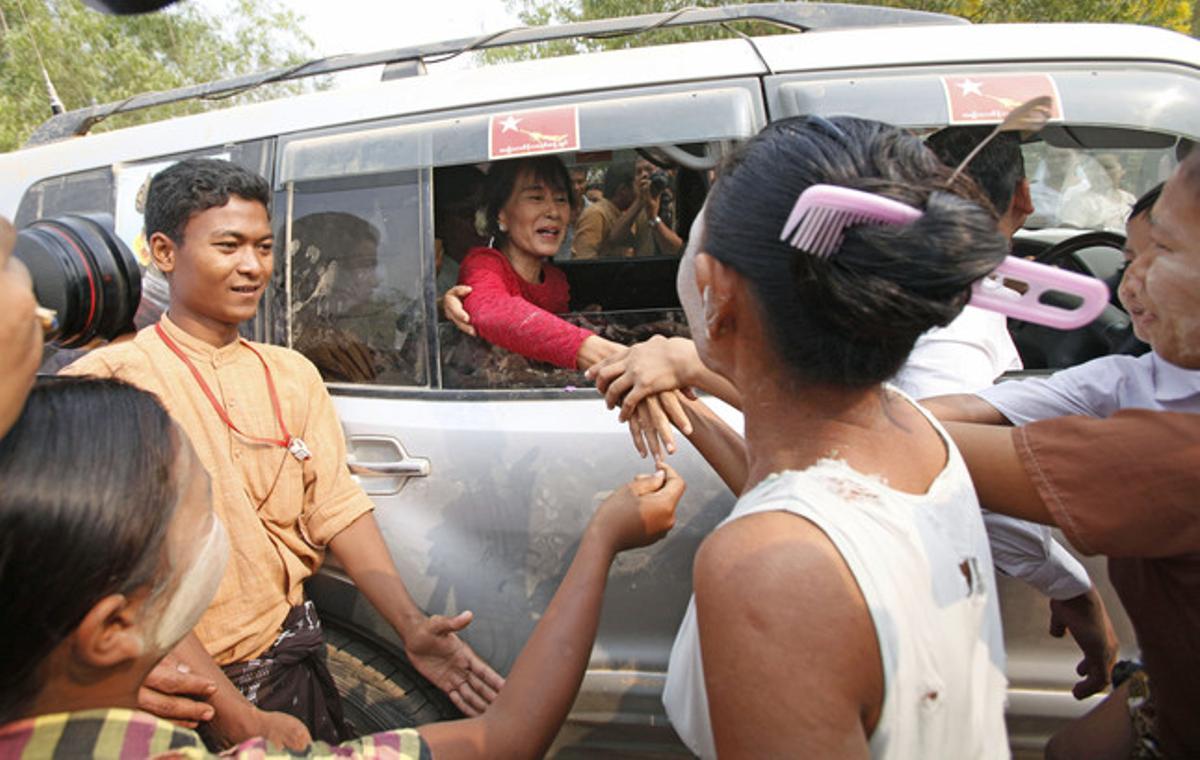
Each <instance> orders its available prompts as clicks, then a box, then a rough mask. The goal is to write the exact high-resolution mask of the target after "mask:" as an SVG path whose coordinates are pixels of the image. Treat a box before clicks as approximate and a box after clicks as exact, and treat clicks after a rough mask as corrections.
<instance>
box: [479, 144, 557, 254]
mask: <svg viewBox="0 0 1200 760" xmlns="http://www.w3.org/2000/svg"><path fill="white" fill-rule="evenodd" d="M522 171H529V172H532V173H533V178H534V179H535V180H537V181H538V182H541V183H543V184H544V185H546V187H548V188H550V189H551V190H554V191H557V192H560V193H566V195H567V202H568V203H570V204H571V208H572V209H575V208H578V207H579V199H578V198H577V197H575V187H574V185H572V184H571V175H569V174H567V167H566V164H564V163H563V162H562V159H561V158H559V157H558V156H536V157H534V158H514V159H510V160H508V161H497V162H496V163H494V164H492V168H491V169H489V170H488V173H487V180H486V181H485V183H484V185H483V202H484V208H485V209H486V210H487V212H486V213H487V226H488V231H487V234H489V235H491V236H493V237H495V238H497V239H499V240H503V239H504V237H505V235H504V233H503V232H502V231H501V230H500V221H499V215H500V210H501V209H502V208H504V205H505V204H506V203H508V199H509V198H511V197H512V194H513V188H514V187H516V185H517V176H518V175H519V174H520V173H521V172H522ZM566 221H567V220H566V219H564V220H563V222H564V223H566Z"/></svg>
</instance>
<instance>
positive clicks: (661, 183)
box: [650, 171, 671, 195]
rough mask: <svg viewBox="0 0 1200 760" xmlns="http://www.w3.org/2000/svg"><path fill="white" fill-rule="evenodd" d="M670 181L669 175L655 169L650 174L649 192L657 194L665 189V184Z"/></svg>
mask: <svg viewBox="0 0 1200 760" xmlns="http://www.w3.org/2000/svg"><path fill="white" fill-rule="evenodd" d="M670 183H671V177H670V175H668V174H667V173H666V172H664V171H656V172H654V173H652V174H651V175H650V192H652V193H654V194H655V195H658V194H659V193H661V192H662V191H663V190H666V189H667V185H669V184H670Z"/></svg>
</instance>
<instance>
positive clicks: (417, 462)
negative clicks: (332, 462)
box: [346, 457, 430, 478]
mask: <svg viewBox="0 0 1200 760" xmlns="http://www.w3.org/2000/svg"><path fill="white" fill-rule="evenodd" d="M346 464H348V465H349V466H350V472H351V474H354V475H358V476H359V477H363V478H390V477H395V476H397V475H398V476H400V477H402V478H424V477H428V476H429V472H430V465H429V460H428V459H425V458H424V457H408V458H407V459H402V460H400V461H399V462H356V461H355V460H353V459H351V458H349V457H347V458H346Z"/></svg>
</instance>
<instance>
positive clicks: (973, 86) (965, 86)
mask: <svg viewBox="0 0 1200 760" xmlns="http://www.w3.org/2000/svg"><path fill="white" fill-rule="evenodd" d="M956 84H957V85H958V88H959V89H960V90H962V94H963V95H982V94H983V90H981V89H980V88H981V87H983V82H973V81H971V80H970V79H964V80H962V81H961V82H957V83H956Z"/></svg>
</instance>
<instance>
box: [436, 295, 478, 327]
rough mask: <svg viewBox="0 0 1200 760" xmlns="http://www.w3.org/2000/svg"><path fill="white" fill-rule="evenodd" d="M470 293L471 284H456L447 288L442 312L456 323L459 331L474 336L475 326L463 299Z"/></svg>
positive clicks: (443, 298)
mask: <svg viewBox="0 0 1200 760" xmlns="http://www.w3.org/2000/svg"><path fill="white" fill-rule="evenodd" d="M470 293H471V286H470V285H455V286H454V287H452V288H450V289H449V290H447V291H446V292H445V293H444V294H443V295H442V313H443V314H445V315H446V319H448V320H450V321H451V322H453V323H454V326H455V327H457V328H458V329H459V331H461V332H465V333H466V334H467V335H472V336H473V335H475V328H474V327H471V315H470V314H468V313H467V310H466V309H465V308H463V300H464V299H466V297H467V296H468V295H470Z"/></svg>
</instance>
